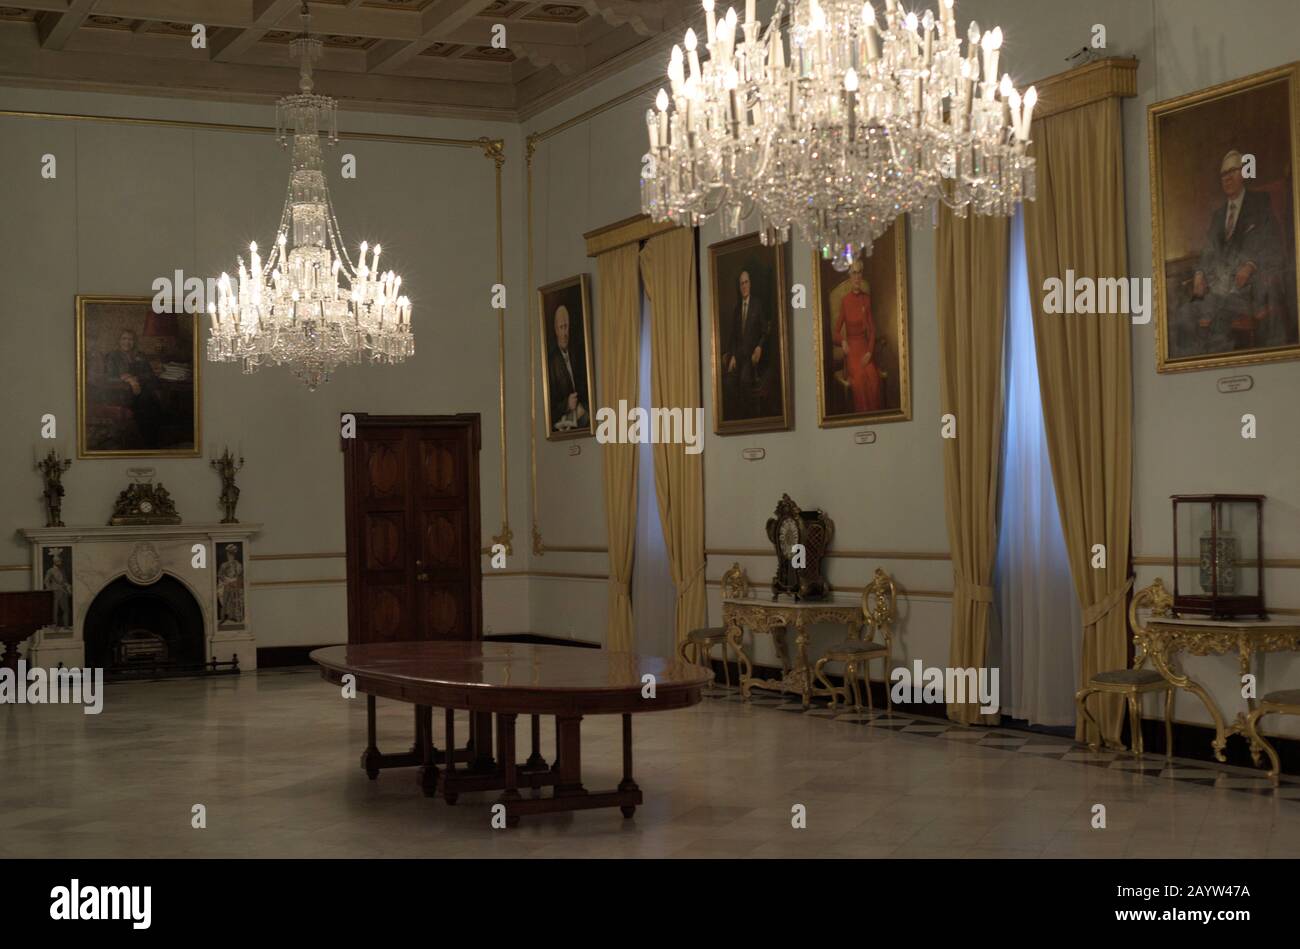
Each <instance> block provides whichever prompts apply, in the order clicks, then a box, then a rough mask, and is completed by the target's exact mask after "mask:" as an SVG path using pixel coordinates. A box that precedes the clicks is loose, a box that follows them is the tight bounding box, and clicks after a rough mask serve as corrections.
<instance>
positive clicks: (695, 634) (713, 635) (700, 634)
mask: <svg viewBox="0 0 1300 949" xmlns="http://www.w3.org/2000/svg"><path fill="white" fill-rule="evenodd" d="M686 638H687V639H688V640H690V641H691V642H693V643H702V642H707V641H708V640H710V639H726V638H727V630H726V627H724V626H707V627H704V628H702V629H693V630H691V631H690V632H689V633H687V634H686Z"/></svg>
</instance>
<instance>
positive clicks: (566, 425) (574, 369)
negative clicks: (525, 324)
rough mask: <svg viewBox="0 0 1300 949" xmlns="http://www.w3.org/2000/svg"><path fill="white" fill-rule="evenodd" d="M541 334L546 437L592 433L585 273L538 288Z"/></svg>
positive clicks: (589, 328)
mask: <svg viewBox="0 0 1300 949" xmlns="http://www.w3.org/2000/svg"><path fill="white" fill-rule="evenodd" d="M537 296H538V310H539V312H540V314H541V334H542V367H543V372H542V395H543V399H542V401H543V403H544V405H545V408H546V437H547V438H548V439H550V440H555V439H563V438H577V437H580V436H583V435H591V434H593V432H594V431H595V429H594V428H593V427H592V415H593V413H594V411H595V410H594V409H593V408H592V405H591V399H592V396H593V394H594V389H595V387H594V385H593V375H592V361H591V320H590V314H589V308H588V306H587V301H588V300H589V299H590V292H589V288H588V285H587V275H586V274H580V275H578V276H576V277H570V278H568V279H567V280H560V281H557V282H555V283H552V284H548V285H546V286H544V287H541V288H539V289H538V291H537Z"/></svg>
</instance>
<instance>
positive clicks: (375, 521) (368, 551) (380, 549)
mask: <svg viewBox="0 0 1300 949" xmlns="http://www.w3.org/2000/svg"><path fill="white" fill-rule="evenodd" d="M404 521H405V517H404V516H403V514H402V512H400V511H398V512H393V513H381V514H367V515H366V533H365V538H366V546H365V565H366V569H367V570H403V569H404V567H405V562H406V544H405V543H404V539H405V536H406V524H405V523H404Z"/></svg>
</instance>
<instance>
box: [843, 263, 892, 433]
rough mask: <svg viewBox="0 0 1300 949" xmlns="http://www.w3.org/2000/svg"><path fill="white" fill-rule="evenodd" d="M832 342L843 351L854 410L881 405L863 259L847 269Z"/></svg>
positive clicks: (874, 337) (881, 399) (873, 323)
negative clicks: (845, 282) (845, 283)
mask: <svg viewBox="0 0 1300 949" xmlns="http://www.w3.org/2000/svg"><path fill="white" fill-rule="evenodd" d="M831 338H832V341H833V342H834V344H835V345H836V347H838V348H839V350H840V352H842V353H843V354H844V371H845V374H846V375H847V376H848V380H849V387H850V390H851V391H852V393H853V411H855V412H876V411H879V410H880V409H882V408H883V407H884V400H883V398H882V397H881V379H880V370H879V369H878V368H877V366H876V364H875V354H876V323H875V320H873V319H872V317H871V290H870V288H868V287H867V285H866V281H865V280H864V278H863V275H862V261H861V260H856V261H854V262H853V267H852V268H851V270H850V271H849V292H848V293H846V294H845V295H844V298H843V299H842V300H840V312H839V315H838V316H837V317H836V320H835V328H834V330H833V332H832V337H831Z"/></svg>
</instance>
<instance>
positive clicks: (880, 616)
mask: <svg viewBox="0 0 1300 949" xmlns="http://www.w3.org/2000/svg"><path fill="white" fill-rule="evenodd" d="M897 600H898V589H897V587H895V586H894V581H893V580H892V579H890V576H889V574H887V573H885V571H883V570H881V569H880V568H879V567H877V568H876V573H875V576H874V577H872V579H871V583H869V584H868V585H867V588H866V589H865V590H863V591H862V620H863V626H862V632H863V633H865V635H862V634H859V635H856V636H850V637H849V638H848V639H846V640H844V641H843V642H840V643H836V644H835V645H834V646H832V647H831V648H830V649H828V650H826V652H825V653H823V654H822V657H821V658H820V659H818V660H817V665H816V666H814V667H813V672H814V674H815V675H816V676H817V681H818V682H820V683H821V684H822V687H823V688H824V689H826V690H827V692H829V693H830V697H831V710H832V711H834V710H835V703H836V700H837V699H838V698H839V696H840V694H843V695H844V704H845V705H847V704H848V703H849V696H850V694H851V695H852V697H853V710H854V711H855V712H861V711H862V693H861V691H860V690H859V689H858V677H859V676H861V677H862V684H863V689H864V690H865V691H866V693H867V709H868V710H869V711H870V710H872V709H874V705H873V703H872V698H871V662H872V660H874V659H877V658H879V659H884V661H885V708H886V709H887V710H888V711H890V712H892V711H893V710H894V703H893V700H892V699H891V697H890V695H889V667H890V665H891V655H892V650H893V643H894V621H895V620H896V618H897V611H896V608H895V607H896V605H897ZM877 633H880V638H881V640H882V641H881V642H876V634H877ZM828 662H842V663H843V664H844V685H843V686H841V687H840V688H836V687H835V686H833V685H831V682H830V680H829V679H827V678H826V663H828Z"/></svg>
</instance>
